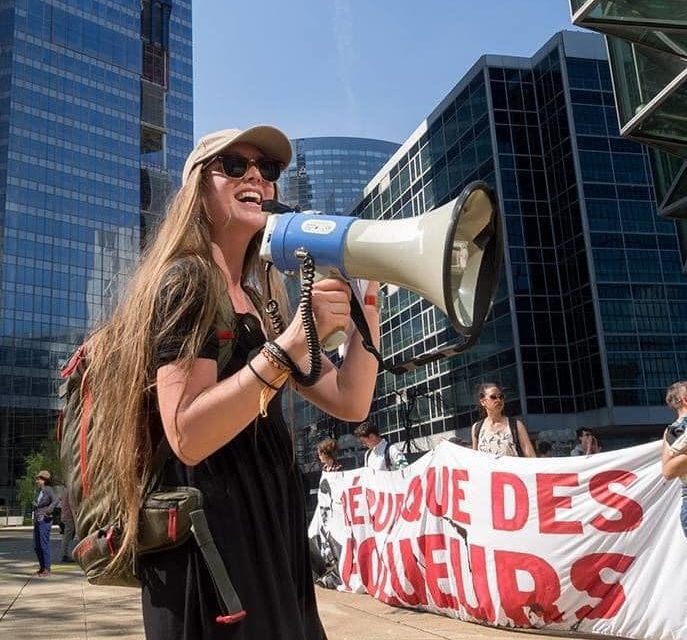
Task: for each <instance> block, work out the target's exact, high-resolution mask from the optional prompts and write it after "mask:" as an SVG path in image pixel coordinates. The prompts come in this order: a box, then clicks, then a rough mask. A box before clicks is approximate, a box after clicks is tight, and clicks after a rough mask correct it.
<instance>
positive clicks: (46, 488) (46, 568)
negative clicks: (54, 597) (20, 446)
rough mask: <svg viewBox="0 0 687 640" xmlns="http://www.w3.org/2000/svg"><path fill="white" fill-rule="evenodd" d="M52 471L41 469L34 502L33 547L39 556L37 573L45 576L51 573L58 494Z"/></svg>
mask: <svg viewBox="0 0 687 640" xmlns="http://www.w3.org/2000/svg"><path fill="white" fill-rule="evenodd" d="M50 478H51V476H50V471H47V470H43V471H39V472H38V474H37V475H36V486H37V487H38V493H37V494H36V499H35V501H34V503H33V548H34V550H35V551H36V556H37V557H38V571H37V572H36V575H38V576H40V577H41V578H45V577H46V576H49V575H50V565H51V559H50V527H52V512H53V509H54V508H55V507H56V506H57V496H56V495H55V492H54V491H53V488H52V487H51V486H50Z"/></svg>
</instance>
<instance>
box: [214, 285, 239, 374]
mask: <svg viewBox="0 0 687 640" xmlns="http://www.w3.org/2000/svg"><path fill="white" fill-rule="evenodd" d="M235 325H236V314H235V313H234V305H233V304H232V303H231V298H230V297H229V294H228V293H227V294H226V295H223V296H222V297H221V298H220V300H219V309H218V311H217V320H216V322H215V330H216V331H217V339H218V341H219V355H218V356H217V372H218V373H219V372H221V371H223V370H224V368H225V367H226V366H227V364H229V360H231V356H232V354H233V352H234V339H235V337H236V336H235V335H234V332H235V330H236V326H235Z"/></svg>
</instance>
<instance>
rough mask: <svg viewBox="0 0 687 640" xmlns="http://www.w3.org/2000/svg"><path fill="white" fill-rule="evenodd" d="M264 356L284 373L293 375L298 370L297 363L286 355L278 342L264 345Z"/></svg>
mask: <svg viewBox="0 0 687 640" xmlns="http://www.w3.org/2000/svg"><path fill="white" fill-rule="evenodd" d="M260 353H262V355H263V356H265V358H266V359H267V360H268V362H269V363H270V364H272V365H273V366H275V367H277V368H278V369H282V370H283V371H289V372H291V373H293V372H294V371H297V370H298V367H297V366H296V363H295V362H294V361H293V360H292V359H291V356H290V355H289V354H288V353H286V351H285V350H284V349H282V347H280V346H279V345H278V344H277V343H276V342H265V344H264V345H262V351H261V352H260Z"/></svg>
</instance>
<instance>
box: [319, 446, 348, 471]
mask: <svg viewBox="0 0 687 640" xmlns="http://www.w3.org/2000/svg"><path fill="white" fill-rule="evenodd" d="M317 457H318V458H319V459H320V463H321V464H322V471H327V472H330V471H342V470H343V467H342V466H341V465H340V464H339V463H338V462H337V460H336V440H334V438H327V439H325V440H322V442H319V443H318V444H317Z"/></svg>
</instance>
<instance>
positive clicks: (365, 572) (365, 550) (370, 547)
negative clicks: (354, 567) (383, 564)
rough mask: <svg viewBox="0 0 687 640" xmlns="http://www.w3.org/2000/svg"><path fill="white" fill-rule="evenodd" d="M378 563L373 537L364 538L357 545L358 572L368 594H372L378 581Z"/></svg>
mask: <svg viewBox="0 0 687 640" xmlns="http://www.w3.org/2000/svg"><path fill="white" fill-rule="evenodd" d="M375 565H376V566H375ZM379 565H380V562H379V556H378V555H377V547H376V545H375V539H374V538H366V539H365V540H363V541H362V542H361V543H360V546H359V547H358V572H359V573H360V580H361V581H362V583H363V585H365V588H366V589H367V592H368V593H369V594H370V595H374V593H375V591H377V588H378V586H379V583H380V580H379V573H380V571H379V568H380V567H379ZM375 569H376V570H375Z"/></svg>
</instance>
